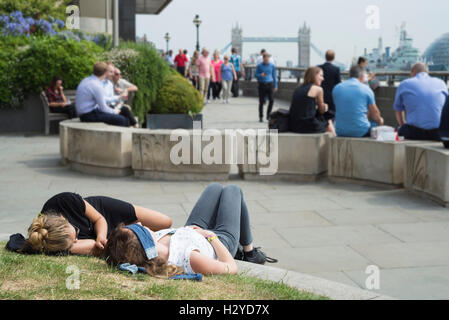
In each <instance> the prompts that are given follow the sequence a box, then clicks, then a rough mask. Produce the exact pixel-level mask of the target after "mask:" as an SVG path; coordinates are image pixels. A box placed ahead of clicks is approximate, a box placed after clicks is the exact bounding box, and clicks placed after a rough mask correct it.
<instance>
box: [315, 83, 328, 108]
mask: <svg viewBox="0 0 449 320" xmlns="http://www.w3.org/2000/svg"><path fill="white" fill-rule="evenodd" d="M314 88H316V89H315V90H316V91H317V92H316V97H315V99H316V102H317V105H318V111H319V112H320V113H321V114H324V113H326V112H327V110H329V107H328V105H327V104H326V103H324V91H323V88H321V87H318V86H314Z"/></svg>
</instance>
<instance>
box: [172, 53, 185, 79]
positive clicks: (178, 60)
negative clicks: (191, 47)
mask: <svg viewBox="0 0 449 320" xmlns="http://www.w3.org/2000/svg"><path fill="white" fill-rule="evenodd" d="M174 62H175V68H176V70H177V71H178V72H179V73H180V74H181V75H182V76H183V77H185V76H186V63H187V62H188V60H187V56H186V55H185V54H184V52H183V51H182V49H179V53H178V54H177V55H176V57H175V61H174Z"/></svg>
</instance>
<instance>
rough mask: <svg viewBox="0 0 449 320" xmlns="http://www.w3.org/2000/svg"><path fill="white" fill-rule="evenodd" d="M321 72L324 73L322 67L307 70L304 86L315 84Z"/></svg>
mask: <svg viewBox="0 0 449 320" xmlns="http://www.w3.org/2000/svg"><path fill="white" fill-rule="evenodd" d="M321 71H323V70H322V69H321V68H320V67H310V68H308V69H307V70H306V73H305V74H304V83H303V84H309V83H315V78H316V76H317V74H319V73H320V72H321Z"/></svg>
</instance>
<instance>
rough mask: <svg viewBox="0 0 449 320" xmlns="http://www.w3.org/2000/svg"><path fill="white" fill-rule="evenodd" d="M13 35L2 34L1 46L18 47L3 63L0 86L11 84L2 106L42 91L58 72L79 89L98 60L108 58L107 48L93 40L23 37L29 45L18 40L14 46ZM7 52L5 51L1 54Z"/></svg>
mask: <svg viewBox="0 0 449 320" xmlns="http://www.w3.org/2000/svg"><path fill="white" fill-rule="evenodd" d="M13 38H14V37H0V43H1V45H0V49H1V48H2V46H4V47H8V48H10V49H9V50H8V51H9V52H11V51H15V53H14V54H13V55H11V57H7V58H6V59H8V62H7V63H3V61H2V63H0V74H2V76H0V81H1V82H0V88H4V87H6V88H8V89H6V90H2V91H0V107H17V106H19V105H20V104H21V103H22V102H23V101H24V99H25V98H26V96H27V95H29V94H36V93H40V92H41V91H42V90H43V89H44V88H45V87H46V86H47V85H48V84H49V83H50V81H51V80H52V78H53V77H54V76H56V75H59V76H61V77H62V78H63V80H64V87H65V88H66V89H76V87H77V86H78V84H79V83H80V81H81V80H82V79H83V78H84V77H87V76H89V75H90V74H92V68H93V65H94V63H95V62H97V61H99V60H102V59H103V58H104V52H103V49H102V48H100V47H99V46H97V45H96V44H95V43H93V42H90V41H77V40H72V39H68V40H64V39H60V38H58V37H36V38H34V37H33V38H29V39H28V40H21V41H23V42H25V41H28V43H27V44H26V46H25V47H23V46H22V47H20V46H18V45H17V44H16V45H15V49H13V46H11V45H10V44H11V43H14V41H16V40H13ZM25 38H26V37H25ZM16 39H19V38H16ZM17 41H18V42H20V41H19V40H17ZM7 55H8V53H4V52H3V51H2V53H1V55H0V56H1V57H3V56H7ZM5 74H6V75H7V76H6V77H5V76H4V75H5Z"/></svg>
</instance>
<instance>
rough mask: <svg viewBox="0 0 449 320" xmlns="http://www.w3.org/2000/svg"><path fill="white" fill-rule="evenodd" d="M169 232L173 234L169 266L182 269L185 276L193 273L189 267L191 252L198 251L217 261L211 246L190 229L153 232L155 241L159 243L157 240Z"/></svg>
mask: <svg viewBox="0 0 449 320" xmlns="http://www.w3.org/2000/svg"><path fill="white" fill-rule="evenodd" d="M171 232H175V234H173V235H172V236H171V239H170V253H169V255H168V264H169V265H175V266H178V267H182V268H184V271H185V272H186V273H187V274H193V273H195V272H194V271H193V269H192V267H191V266H190V254H191V253H192V251H193V250H198V251H199V252H200V253H202V254H204V255H205V256H207V257H209V258H212V259H217V255H216V254H215V250H214V248H213V247H212V244H211V243H210V242H209V241H207V239H206V238H205V237H203V236H202V235H201V234H199V233H198V232H196V231H195V230H194V229H192V228H188V227H183V228H179V229H165V230H160V231H158V232H155V235H156V240H157V241H159V239H161V238H162V237H164V236H165V235H167V234H169V233H171Z"/></svg>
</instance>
